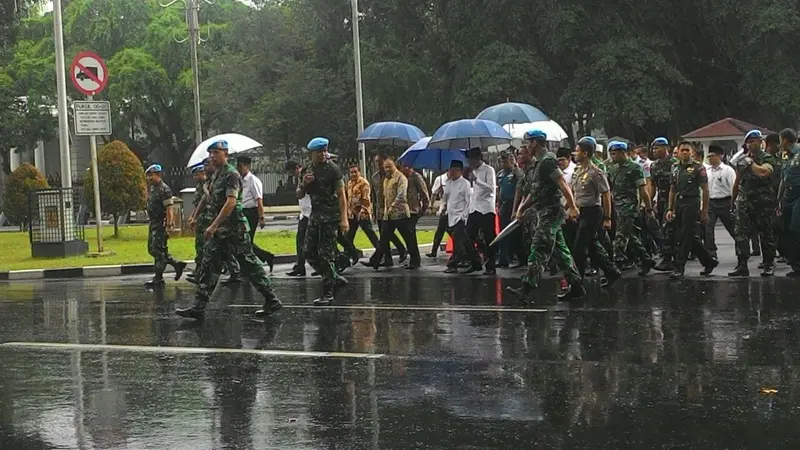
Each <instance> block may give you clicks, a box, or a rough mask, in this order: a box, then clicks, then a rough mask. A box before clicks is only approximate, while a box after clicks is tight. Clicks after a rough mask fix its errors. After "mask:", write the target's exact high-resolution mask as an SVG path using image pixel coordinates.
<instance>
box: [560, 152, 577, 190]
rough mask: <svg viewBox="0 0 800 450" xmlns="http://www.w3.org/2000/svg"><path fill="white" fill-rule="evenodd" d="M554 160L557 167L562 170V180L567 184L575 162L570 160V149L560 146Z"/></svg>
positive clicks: (569, 181)
mask: <svg viewBox="0 0 800 450" xmlns="http://www.w3.org/2000/svg"><path fill="white" fill-rule="evenodd" d="M556 162H557V163H558V168H559V169H561V171H562V172H564V180H566V182H567V184H568V185H569V184H570V183H571V182H572V173H573V172H575V167H576V164H575V163H574V162H573V161H572V150H570V149H569V148H567V147H561V148H559V149H558V150H557V151H556Z"/></svg>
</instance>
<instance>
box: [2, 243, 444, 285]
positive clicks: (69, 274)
mask: <svg viewBox="0 0 800 450" xmlns="http://www.w3.org/2000/svg"><path fill="white" fill-rule="evenodd" d="M419 247H420V251H422V249H423V248H428V247H430V244H423V245H420V246H419ZM362 251H363V252H364V256H371V255H372V253H373V252H374V251H375V249H374V248H368V249H362ZM392 254H395V255H396V254H397V250H396V249H392ZM296 260H297V255H275V265H278V264H293V263H294V262H295V261H296ZM183 262H185V263H186V269H188V270H194V260H190V261H183ZM171 269H172V268H171V267H169V266H167V270H166V271H165V272H164V273H174V271H173V270H171ZM151 273H153V265H152V264H121V265H114V266H86V267H66V268H59V269H27V270H11V271H7V272H0V281H22V280H52V279H57V278H60V279H64V278H98V277H118V276H122V275H146V274H151Z"/></svg>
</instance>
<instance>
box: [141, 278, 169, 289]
mask: <svg viewBox="0 0 800 450" xmlns="http://www.w3.org/2000/svg"><path fill="white" fill-rule="evenodd" d="M163 285H164V277H163V276H161V275H156V276H154V277H153V279H152V280H148V281H145V283H144V286H145V287H148V288H154V287H159V286H163Z"/></svg>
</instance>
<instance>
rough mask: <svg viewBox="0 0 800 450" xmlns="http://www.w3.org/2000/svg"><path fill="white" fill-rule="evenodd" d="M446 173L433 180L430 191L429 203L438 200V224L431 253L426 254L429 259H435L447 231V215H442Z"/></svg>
mask: <svg viewBox="0 0 800 450" xmlns="http://www.w3.org/2000/svg"><path fill="white" fill-rule="evenodd" d="M447 177H448V172H445V173H443V174H441V175H439V176H438V177H436V179H435V180H433V188H432V189H431V199H432V200H431V201H436V199H439V200H440V202H439V210H438V211H437V212H436V215H437V217H439V224H438V225H437V226H436V232H435V233H434V234H433V245H432V246H431V252H430V253H428V254H427V255H426V256H427V257H429V258H436V254H437V253H438V251H439V246H440V245H441V244H442V239H443V238H444V232H445V231H447V214H444V213H443V211H444V198H443V197H444V187H445V185H446V184H447V179H448V178H447Z"/></svg>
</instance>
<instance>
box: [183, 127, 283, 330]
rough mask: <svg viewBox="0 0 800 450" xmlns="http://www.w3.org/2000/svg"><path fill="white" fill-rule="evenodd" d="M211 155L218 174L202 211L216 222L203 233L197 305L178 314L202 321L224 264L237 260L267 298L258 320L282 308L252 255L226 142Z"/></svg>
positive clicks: (216, 144) (211, 148) (216, 145)
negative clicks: (229, 259)
mask: <svg viewBox="0 0 800 450" xmlns="http://www.w3.org/2000/svg"><path fill="white" fill-rule="evenodd" d="M208 152H209V159H210V161H211V164H212V165H213V166H214V170H215V173H214V178H213V179H212V181H211V184H210V185H209V194H208V195H207V196H206V197H205V198H204V199H203V200H201V201H200V206H199V207H200V208H208V210H207V211H208V213H209V214H210V215H211V216H212V217H214V219H213V220H212V222H211V223H210V224H209V225H208V227H207V228H206V231H205V233H204V237H205V240H206V243H205V246H204V247H203V257H202V260H201V262H200V269H199V273H198V275H197V291H196V294H195V297H196V300H195V304H194V305H192V306H191V307H190V308H187V309H178V310H176V311H175V313H176V314H177V315H179V316H181V317H186V318H192V319H198V320H199V319H202V318H203V316H204V314H205V307H206V304H207V303H208V300H209V299H210V298H211V294H212V293H213V292H214V289H216V287H217V282H218V281H219V275H220V273H221V272H222V267H223V264H224V263H225V261H226V260H227V259H228V258H230V257H231V256H232V257H234V258H236V259H237V260H238V262H239V265H240V266H241V271H242V274H243V275H244V276H245V278H247V279H248V280H249V281H250V283H251V284H252V285H253V286H254V287H255V288H256V290H257V291H258V292H259V293H260V294H261V295H263V296H264V306H263V308H262V309H260V310H258V311H256V313H255V314H256V316H257V317H266V316H269V315H271V314H273V313H275V312H276V311H278V310H279V309H281V308H282V307H283V305H282V304H281V302H280V301H279V300H278V298H277V296H276V295H275V290H274V287H273V285H272V280H270V279H269V277H268V276H267V274H266V273H265V272H264V267H263V266H262V265H261V261H259V260H258V258H256V256H255V255H254V254H253V246H252V245H251V243H250V234H249V229H248V225H247V219H246V218H245V217H244V213H243V212H242V200H241V198H242V177H241V176H240V175H239V172H237V171H236V168H235V167H234V166H233V165H231V164H230V163H229V162H228V142H227V141H216V142H214V143H212V144H211V145H210V146H209V147H208Z"/></svg>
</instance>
